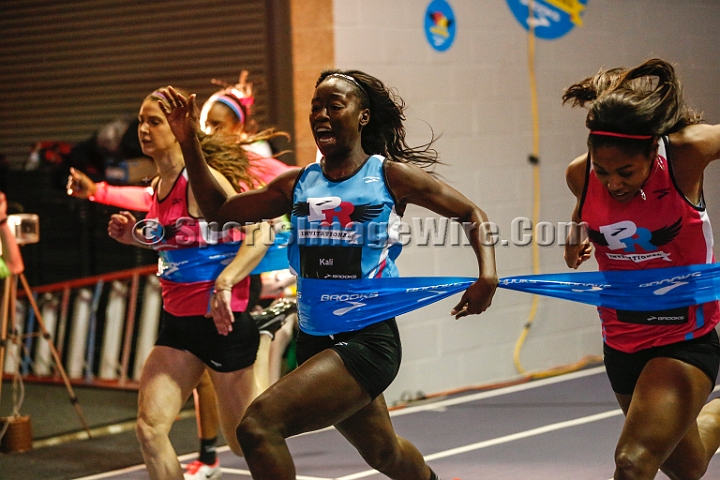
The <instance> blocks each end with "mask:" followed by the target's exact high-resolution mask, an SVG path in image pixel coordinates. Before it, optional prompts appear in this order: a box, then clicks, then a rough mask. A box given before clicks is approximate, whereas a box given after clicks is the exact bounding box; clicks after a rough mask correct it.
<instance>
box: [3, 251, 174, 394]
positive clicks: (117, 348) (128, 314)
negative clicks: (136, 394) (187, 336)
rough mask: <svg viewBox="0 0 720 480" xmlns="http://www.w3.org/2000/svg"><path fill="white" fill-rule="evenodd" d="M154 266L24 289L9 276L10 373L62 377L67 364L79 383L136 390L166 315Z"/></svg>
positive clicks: (7, 339) (47, 378) (49, 379)
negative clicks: (163, 314) (160, 323)
mask: <svg viewBox="0 0 720 480" xmlns="http://www.w3.org/2000/svg"><path fill="white" fill-rule="evenodd" d="M156 272H157V265H148V266H145V267H139V268H133V269H128V270H121V271H118V272H112V273H107V274H103V275H96V276H92V277H86V278H81V279H77V280H69V281H64V282H59V283H54V284H50V285H43V286H38V287H29V286H27V288H21V289H18V288H17V277H10V278H8V279H6V280H5V282H6V285H7V287H6V289H5V290H6V295H5V299H6V300H9V302H7V301H6V302H4V303H6V307H7V310H5V312H7V313H6V314H5V315H6V316H7V317H8V318H7V321H6V322H5V323H6V324H7V329H6V330H7V331H6V332H4V334H5V336H3V337H2V338H4V339H5V345H6V348H5V349H4V350H5V351H4V352H3V353H4V354H5V358H4V369H3V374H4V376H13V375H17V374H19V375H20V376H21V377H22V378H23V380H29V381H47V382H58V383H59V382H62V381H63V379H62V378H61V373H63V370H64V372H66V373H67V377H68V378H69V380H70V382H72V383H73V384H75V385H92V386H102V387H117V388H137V384H138V380H139V377H140V371H141V370H142V365H143V363H144V361H145V359H146V358H147V355H148V354H149V353H150V349H151V348H152V346H153V344H154V342H155V339H156V337H157V332H158V326H159V321H160V311H161V306H162V300H161V294H160V285H159V282H158V278H157V276H156ZM23 280H24V277H23ZM23 283H24V284H26V282H25V281H24V282H23ZM8 290H9V292H8ZM29 295H31V296H32V301H31V300H30V298H29ZM38 316H40V317H41V318H39V319H38V318H37V317H38ZM0 333H3V332H0ZM50 342H52V345H51V343H50ZM53 349H55V352H53ZM0 351H2V350H0ZM56 358H57V359H60V361H61V363H62V365H61V367H62V368H58V366H57V365H56ZM2 364H3V362H2V359H0V365H2ZM63 376H64V375H63Z"/></svg>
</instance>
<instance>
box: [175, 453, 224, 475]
mask: <svg viewBox="0 0 720 480" xmlns="http://www.w3.org/2000/svg"><path fill="white" fill-rule="evenodd" d="M184 477H185V480H210V479H212V480H216V479H218V478H220V477H222V470H220V459H219V458H218V459H216V460H215V463H213V464H212V465H207V464H205V463H202V462H201V461H200V460H195V461H194V462H192V463H189V464H188V465H187V467H185V474H184Z"/></svg>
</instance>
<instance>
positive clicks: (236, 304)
mask: <svg viewBox="0 0 720 480" xmlns="http://www.w3.org/2000/svg"><path fill="white" fill-rule="evenodd" d="M188 189H189V184H188V177H187V172H186V171H185V170H184V169H183V171H182V172H181V173H180V175H179V176H178V178H177V180H175V184H174V185H173V187H172V189H171V190H170V193H169V194H168V195H167V197H165V198H163V199H162V200H160V199H158V197H157V192H155V193H154V194H153V197H152V205H151V206H150V210H149V211H148V214H147V217H146V218H148V219H155V220H157V221H158V222H159V223H160V224H161V225H162V226H163V232H164V233H163V239H162V241H161V242H159V243H156V244H155V245H153V248H154V249H155V250H158V251H162V250H175V249H183V248H193V249H197V251H198V254H202V250H203V249H202V248H198V247H203V246H206V245H207V244H208V241H210V242H211V243H214V242H215V241H216V240H217V241H218V242H220V243H223V242H232V241H237V240H240V239H241V237H240V236H239V234H238V232H237V231H235V230H233V231H232V233H229V234H227V235H225V236H224V238H223V237H221V238H217V239H214V238H209V236H210V235H211V234H209V233H208V229H207V223H206V222H205V220H204V219H202V218H195V217H193V216H192V215H190V212H189V211H188ZM238 248H239V247H238ZM160 286H161V287H162V298H163V308H164V309H165V310H167V311H168V312H169V313H171V314H173V315H176V316H190V315H205V314H206V313H208V312H209V305H210V296H211V295H212V290H213V288H214V286H215V282H214V281H201V282H173V281H169V280H166V279H164V278H160ZM249 291H250V279H249V278H248V277H245V278H244V279H243V280H241V281H240V282H238V283H237V284H236V285H235V286H234V287H233V290H232V302H231V305H232V309H233V311H235V312H243V311H245V310H246V309H247V306H248V296H249Z"/></svg>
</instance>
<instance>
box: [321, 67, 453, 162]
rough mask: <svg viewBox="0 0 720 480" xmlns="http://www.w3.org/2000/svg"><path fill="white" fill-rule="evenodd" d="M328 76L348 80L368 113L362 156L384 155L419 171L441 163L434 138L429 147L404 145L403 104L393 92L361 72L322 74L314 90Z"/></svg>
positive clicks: (362, 136) (330, 71) (328, 71)
mask: <svg viewBox="0 0 720 480" xmlns="http://www.w3.org/2000/svg"><path fill="white" fill-rule="evenodd" d="M330 75H336V76H340V77H349V78H346V79H347V80H348V82H349V83H350V84H352V85H353V87H354V88H355V90H356V92H357V94H358V97H359V98H360V102H361V106H362V108H368V109H370V121H369V122H368V124H367V125H365V126H364V127H363V129H362V134H361V142H362V148H363V150H364V151H365V153H367V154H368V155H383V156H385V157H387V158H389V159H391V160H394V161H396V162H403V163H412V164H415V165H417V166H419V167H422V168H430V167H433V166H434V165H436V164H439V163H441V162H440V161H439V160H438V153H437V151H436V150H435V149H434V148H432V145H433V143H435V141H436V140H437V138H436V137H435V135H434V134H433V135H432V138H431V140H430V141H429V142H428V143H426V144H424V145H419V146H417V147H410V146H409V145H408V144H407V143H406V142H405V134H406V132H405V126H404V125H403V122H404V121H405V108H406V107H405V102H404V101H403V99H402V98H401V97H400V96H399V95H398V94H397V92H396V91H395V90H394V89H392V88H389V87H386V86H385V84H383V82H381V81H380V80H378V79H377V78H375V77H373V76H372V75H369V74H367V73H365V72H361V71H360V70H325V71H323V72H322V73H321V74H320V77H319V78H318V80H317V82H315V88H317V86H318V85H320V83H322V81H323V80H325V79H326V78H327V77H329V76H330Z"/></svg>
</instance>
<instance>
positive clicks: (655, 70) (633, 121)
mask: <svg viewBox="0 0 720 480" xmlns="http://www.w3.org/2000/svg"><path fill="white" fill-rule="evenodd" d="M562 99H563V104H565V103H568V102H570V103H571V105H572V106H573V107H577V106H580V107H586V106H587V108H588V114H587V117H586V119H585V125H586V126H587V127H588V128H589V129H590V132H591V133H590V135H589V136H588V146H589V147H590V148H593V147H600V146H605V145H611V146H615V147H618V148H621V149H623V151H629V153H644V154H646V155H647V154H649V152H650V150H651V149H652V146H653V144H654V141H653V138H656V137H659V136H662V135H668V134H670V133H674V132H677V131H679V130H681V129H682V128H684V127H686V126H687V125H692V124H696V123H700V122H701V121H702V116H701V115H700V114H699V113H697V112H695V111H694V110H693V109H692V108H690V107H689V106H688V105H687V104H685V102H684V100H683V97H682V85H681V83H680V80H679V79H678V78H677V76H676V75H675V69H674V68H673V66H672V65H671V64H669V63H668V62H666V61H664V60H660V59H658V58H653V59H650V60H647V61H646V62H644V63H643V64H641V65H639V66H637V67H635V68H631V69H625V68H611V69H609V70H600V71H599V72H598V73H597V74H595V75H594V76H592V77H588V78H586V79H584V80H582V81H581V82H579V83H576V84H575V85H572V86H571V87H569V88H568V89H567V90H566V91H565V93H564V94H563V97H562ZM592 132H612V133H619V134H623V135H633V136H647V137H649V138H648V139H636V138H625V137H617V136H609V135H599V134H593V133H592Z"/></svg>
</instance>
